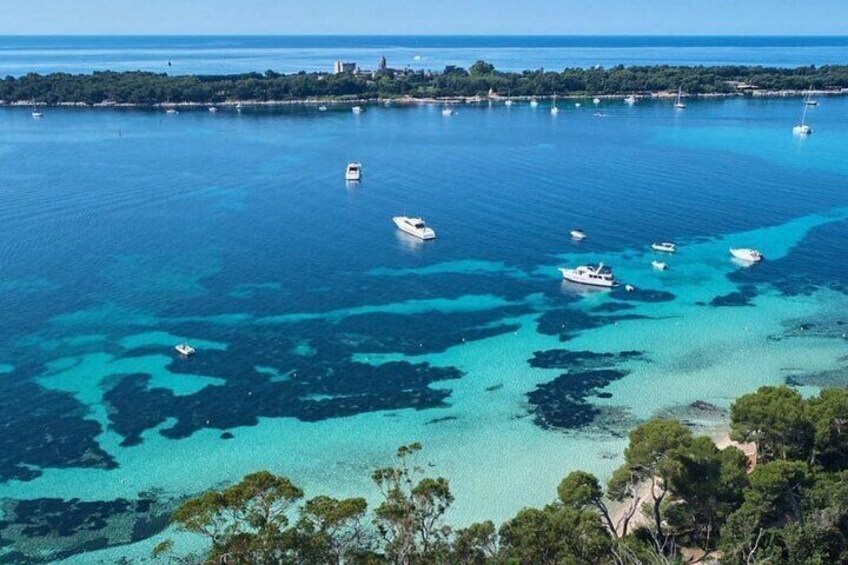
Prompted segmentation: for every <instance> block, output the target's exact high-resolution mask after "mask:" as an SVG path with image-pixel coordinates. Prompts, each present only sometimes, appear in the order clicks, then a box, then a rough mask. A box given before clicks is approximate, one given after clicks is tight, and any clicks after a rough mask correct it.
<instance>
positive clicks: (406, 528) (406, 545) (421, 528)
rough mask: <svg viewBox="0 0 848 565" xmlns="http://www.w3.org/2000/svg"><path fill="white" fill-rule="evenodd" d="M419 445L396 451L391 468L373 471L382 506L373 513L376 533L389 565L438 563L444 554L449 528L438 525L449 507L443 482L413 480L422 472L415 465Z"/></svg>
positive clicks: (451, 495) (420, 468)
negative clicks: (395, 460)
mask: <svg viewBox="0 0 848 565" xmlns="http://www.w3.org/2000/svg"><path fill="white" fill-rule="evenodd" d="M419 451H421V444H418V443H413V444H411V445H405V446H402V447H401V448H399V449H398V453H397V458H398V464H397V466H395V467H387V468H384V469H377V470H376V471H374V473H373V474H372V479H373V481H374V483H375V484H376V485H377V486H378V487H379V489H380V492H381V493H382V495H383V502H382V503H381V504H380V505H379V506H378V507H377V508H376V510H375V511H374V514H375V519H374V523H375V526H376V528H377V532H378V533H379V535H380V536H381V537H382V539H383V540H384V542H385V552H386V556H387V558H388V559H389V560H390V561H391V562H393V563H412V562H416V563H419V562H420V563H427V562H434V561H437V560H439V559H442V558H443V556H444V555H446V553H447V551H448V539H449V534H450V528H448V527H447V526H445V525H444V524H443V522H442V519H443V517H444V514H445V512H446V511H447V509H448V508H449V507H450V505H451V503H453V494H451V492H450V488H449V486H448V482H447V480H445V479H443V478H436V479H433V478H427V477H425V478H422V479H420V480H418V482H417V483H416V479H417V478H418V477H419V476H420V475H421V474H423V472H424V469H423V468H422V467H421V466H420V465H418V464H417V462H416V461H415V456H416V454H417V453H418V452H419Z"/></svg>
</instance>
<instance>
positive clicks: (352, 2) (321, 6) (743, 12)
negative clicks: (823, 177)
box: [0, 0, 848, 35]
mask: <svg viewBox="0 0 848 565" xmlns="http://www.w3.org/2000/svg"><path fill="white" fill-rule="evenodd" d="M0 14H2V17H0V34H23V35H26V34H70V35H73V34H284V35H287V34H345V35H368V34H422V35H426V34H468V35H478V34H482V35H485V34H495V35H496V34H517V35H529V34H551V35H571V34H580V35H616V34H618V35H848V0H807V1H801V0H530V1H522V0H415V1H412V0H24V1H18V0H0Z"/></svg>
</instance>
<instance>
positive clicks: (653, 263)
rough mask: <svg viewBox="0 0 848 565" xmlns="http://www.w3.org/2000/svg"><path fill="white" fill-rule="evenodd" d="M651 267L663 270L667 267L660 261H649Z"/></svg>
mask: <svg viewBox="0 0 848 565" xmlns="http://www.w3.org/2000/svg"><path fill="white" fill-rule="evenodd" d="M651 267H653V268H654V269H656V270H657V271H665V270H666V269H668V265H666V264H665V263H663V262H662V261H651Z"/></svg>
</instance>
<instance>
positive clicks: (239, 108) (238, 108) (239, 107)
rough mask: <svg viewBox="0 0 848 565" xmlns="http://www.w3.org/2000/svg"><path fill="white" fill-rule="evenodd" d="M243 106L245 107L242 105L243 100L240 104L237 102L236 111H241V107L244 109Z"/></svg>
mask: <svg viewBox="0 0 848 565" xmlns="http://www.w3.org/2000/svg"><path fill="white" fill-rule="evenodd" d="M243 107H244V106H242V105H241V102H239V103H238V104H236V112H241V109H242V108H243Z"/></svg>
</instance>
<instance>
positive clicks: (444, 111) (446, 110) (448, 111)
mask: <svg viewBox="0 0 848 565" xmlns="http://www.w3.org/2000/svg"><path fill="white" fill-rule="evenodd" d="M442 115H443V116H453V110H451V109H450V108H448V107H447V106H445V107H444V108H442Z"/></svg>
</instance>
